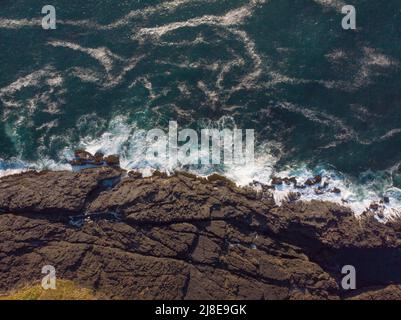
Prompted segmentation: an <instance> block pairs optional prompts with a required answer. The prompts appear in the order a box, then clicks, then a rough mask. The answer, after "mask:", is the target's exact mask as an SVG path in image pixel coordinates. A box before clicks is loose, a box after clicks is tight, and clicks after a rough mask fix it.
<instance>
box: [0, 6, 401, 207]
mask: <svg viewBox="0 0 401 320" xmlns="http://www.w3.org/2000/svg"><path fill="white" fill-rule="evenodd" d="M46 4H48V3H47V1H38V0H32V1H29V0H21V1H18V0H13V1H8V0H3V1H1V3H0V116H1V119H2V121H1V122H0V158H1V159H2V161H1V165H2V167H3V170H6V169H10V168H17V169H18V168H21V167H24V166H27V165H28V164H29V165H35V164H36V165H37V164H38V163H40V164H41V166H42V167H45V166H50V167H52V168H54V167H63V168H64V166H63V164H64V163H66V158H68V156H69V155H70V154H71V150H73V149H75V148H77V147H82V146H84V147H86V148H88V149H89V150H91V151H96V150H97V149H101V150H103V151H105V152H109V151H113V152H119V153H120V154H122V156H123V160H124V161H123V162H124V163H125V164H126V165H127V166H131V167H135V166H138V165H139V164H140V163H141V154H139V153H138V152H137V151H136V150H135V139H136V137H135V134H134V131H135V130H136V129H150V128H153V127H156V126H160V127H167V125H168V122H169V121H170V120H175V121H178V123H179V125H180V127H182V128H186V127H192V128H198V129H199V128H202V127H204V126H217V127H219V126H220V127H224V126H226V125H228V126H231V127H232V126H237V127H239V128H244V129H245V128H251V129H254V130H255V134H256V138H257V145H258V148H257V158H258V166H257V167H256V168H253V171H251V173H252V174H253V177H252V178H260V179H262V180H263V179H268V178H269V177H270V175H271V174H272V173H273V172H290V173H296V174H298V175H299V176H302V175H304V174H306V172H308V174H309V173H310V174H314V173H316V172H318V173H321V172H322V171H325V170H326V171H327V170H328V171H330V172H331V174H333V175H334V176H335V177H336V178H335V179H337V178H338V179H339V180H341V181H347V182H346V183H345V182H344V183H343V184H344V185H342V186H343V188H351V185H352V190H353V194H354V195H357V197H359V199H363V198H364V197H365V198H366V197H374V196H375V195H377V197H382V196H383V195H385V194H386V193H391V196H392V197H394V198H397V196H398V193H397V192H398V191H397V190H398V189H397V190H396V189H394V188H393V187H400V186H401V167H400V163H401V162H400V159H401V114H400V110H401V106H400V102H401V91H400V88H401V73H400V57H401V10H400V9H401V3H400V2H399V1H394V0H388V1H362V0H355V1H352V4H353V5H354V6H355V7H356V9H357V31H345V30H343V29H342V28H341V19H342V17H343V15H342V14H341V1H335V0H333V1H321V0H270V1H262V0H261V1H257V0H254V1H245V0H244V1H237V0H231V1H224V0H218V1H217V0H216V1H206V0H205V1H196V0H175V1H149V0H147V1H118V2H116V1H111V0H103V1H99V0H97V1H65V0H64V1H57V0H53V1H52V4H53V5H54V6H55V7H56V10H57V19H58V24H57V30H48V31H46V30H43V29H42V28H41V26H40V20H41V17H42V15H41V8H42V6H43V5H46ZM221 170H225V173H226V174H228V175H229V176H233V177H238V176H240V177H241V174H239V173H238V172H234V171H235V170H239V169H238V168H225V169H224V168H223V169H221ZM326 171H325V172H326ZM366 188H367V189H368V190H367V189H366ZM361 190H362V191H361ZM394 190H395V191H394ZM393 203H396V204H397V205H398V202H396V200H394V201H393Z"/></svg>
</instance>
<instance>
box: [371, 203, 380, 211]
mask: <svg viewBox="0 0 401 320" xmlns="http://www.w3.org/2000/svg"><path fill="white" fill-rule="evenodd" d="M379 207H380V206H379V204H378V203H372V204H371V205H370V206H369V209H370V210H373V211H377V210H379Z"/></svg>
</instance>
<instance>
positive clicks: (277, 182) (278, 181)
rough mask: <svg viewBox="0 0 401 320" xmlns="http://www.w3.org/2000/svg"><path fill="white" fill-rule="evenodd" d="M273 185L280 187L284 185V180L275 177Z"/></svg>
mask: <svg viewBox="0 0 401 320" xmlns="http://www.w3.org/2000/svg"><path fill="white" fill-rule="evenodd" d="M271 183H272V185H280V184H283V179H282V178H278V177H273V178H272V182H271Z"/></svg>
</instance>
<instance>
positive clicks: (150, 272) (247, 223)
mask: <svg viewBox="0 0 401 320" xmlns="http://www.w3.org/2000/svg"><path fill="white" fill-rule="evenodd" d="M123 173H124V172H123V171H122V170H121V169H117V168H111V167H98V168H94V169H86V170H83V171H81V172H79V173H74V172H41V173H35V172H29V173H24V174H20V175H15V176H8V177H4V178H1V179H0V212H1V213H0V294H1V293H7V292H10V291H12V290H14V289H17V288H20V287H23V286H25V285H26V284H30V283H37V282H38V281H40V280H41V279H42V277H43V275H42V274H41V268H42V267H43V266H44V265H49V264H50V265H53V266H54V267H55V268H56V272H57V277H58V278H60V279H66V280H72V281H74V283H76V284H78V285H81V286H83V287H86V288H90V289H93V290H95V291H96V292H99V293H103V295H105V296H106V297H108V298H114V299H117V298H122V299H350V298H357V299H362V298H365V297H367V298H373V299H379V298H381V297H382V296H385V297H393V296H394V297H395V296H398V295H399V294H400V293H399V292H400V289H399V286H398V285H399V284H400V279H401V269H400V268H399V265H400V263H401V252H400V250H399V247H400V246H401V223H399V222H397V221H392V222H389V223H387V224H382V223H379V222H377V221H376V220H375V219H373V218H372V217H366V218H358V219H357V218H355V216H354V215H353V213H352V212H351V211H350V210H349V209H346V208H343V207H341V206H339V205H337V204H333V203H326V202H319V201H311V202H308V203H304V202H299V201H297V202H289V203H286V204H285V205H283V206H282V207H277V206H276V205H275V204H274V201H273V200H272V199H264V198H261V199H258V198H255V194H254V193H253V192H251V190H248V189H242V188H239V187H237V186H235V184H233V183H225V182H224V183H221V181H222V180H219V179H216V180H213V181H209V180H208V179H200V178H197V177H195V176H193V175H189V174H185V173H177V174H175V175H172V176H166V175H162V174H156V175H154V176H152V177H147V178H142V177H139V176H137V175H135V174H128V175H127V176H126V177H124V178H121V177H122V176H123ZM116 178H121V180H120V182H118V183H117V185H114V187H112V188H109V187H105V185H107V184H105V183H104V182H105V181H109V180H113V181H115V180H116ZM71 216H74V217H75V219H80V218H81V217H82V223H81V224H74V225H72V224H71V223H70V218H71ZM88 217H90V219H88ZM85 218H86V219H85ZM349 264H350V265H353V266H355V268H356V270H357V272H358V274H357V288H358V290H357V291H355V292H353V291H345V290H342V289H341V285H340V283H341V268H342V266H344V265H349ZM376 287H380V288H382V289H381V291H377V290H376V289H374V288H376Z"/></svg>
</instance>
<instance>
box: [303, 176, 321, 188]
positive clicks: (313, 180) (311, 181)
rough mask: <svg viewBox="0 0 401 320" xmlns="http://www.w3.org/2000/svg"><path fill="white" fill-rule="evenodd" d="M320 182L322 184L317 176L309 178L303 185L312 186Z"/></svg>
mask: <svg viewBox="0 0 401 320" xmlns="http://www.w3.org/2000/svg"><path fill="white" fill-rule="evenodd" d="M320 182H322V177H321V176H319V175H317V176H315V177H314V178H309V179H308V180H306V181H305V184H306V185H307V186H313V185H315V184H318V183H320Z"/></svg>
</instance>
